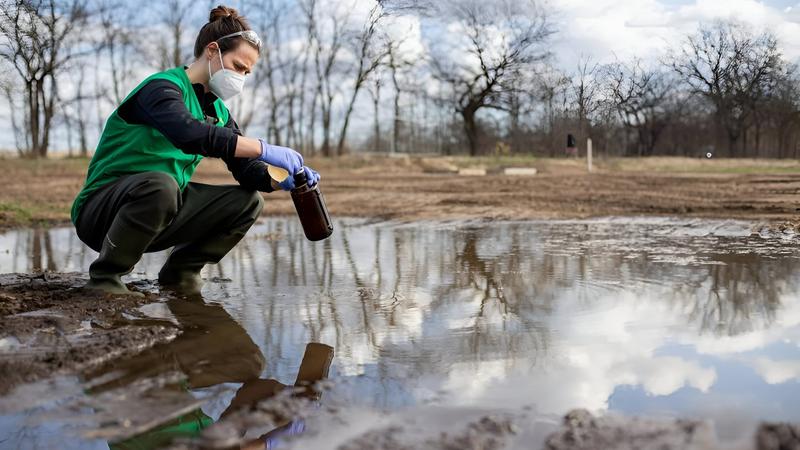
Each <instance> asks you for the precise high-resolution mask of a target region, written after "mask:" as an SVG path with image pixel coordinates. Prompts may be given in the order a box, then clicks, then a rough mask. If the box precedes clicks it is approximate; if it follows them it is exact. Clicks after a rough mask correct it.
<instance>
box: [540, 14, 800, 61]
mask: <svg viewBox="0 0 800 450" xmlns="http://www.w3.org/2000/svg"><path fill="white" fill-rule="evenodd" d="M551 6H552V7H553V9H554V11H555V15H554V19H555V20H556V22H557V25H558V31H559V33H558V36H557V37H556V39H555V42H554V43H555V46H554V48H553V51H554V53H556V55H557V58H558V61H559V64H560V65H561V66H562V67H563V68H565V69H567V70H573V69H574V68H575V65H576V64H577V63H576V60H577V58H578V57H580V56H581V55H587V56H592V57H593V59H594V60H595V61H598V62H601V63H604V62H609V61H613V60H614V59H615V58H620V59H629V58H631V57H634V56H636V57H640V58H643V59H645V60H647V59H654V58H657V57H658V56H660V55H661V54H663V52H664V51H665V50H666V49H667V48H668V47H669V46H671V45H674V44H675V43H676V42H680V40H681V39H683V38H684V36H686V35H687V34H689V33H692V32H694V31H695V30H696V29H697V27H698V25H699V24H701V23H705V22H711V21H714V20H734V21H738V22H741V23H742V24H745V25H748V26H750V27H752V29H753V30H754V31H761V30H769V31H772V32H773V33H775V35H776V36H777V37H778V39H779V41H780V46H781V49H782V51H783V52H784V54H785V55H786V57H787V58H789V59H790V60H796V59H798V58H800V42H798V40H797V39H796V36H797V35H798V33H800V10H794V9H792V8H786V9H781V8H780V7H779V6H771V5H770V4H769V3H765V2H761V1H756V0H695V1H694V2H693V3H689V4H684V5H670V4H669V3H668V2H666V1H664V0H620V1H613V0H599V1H592V0H553V1H552V2H551Z"/></svg>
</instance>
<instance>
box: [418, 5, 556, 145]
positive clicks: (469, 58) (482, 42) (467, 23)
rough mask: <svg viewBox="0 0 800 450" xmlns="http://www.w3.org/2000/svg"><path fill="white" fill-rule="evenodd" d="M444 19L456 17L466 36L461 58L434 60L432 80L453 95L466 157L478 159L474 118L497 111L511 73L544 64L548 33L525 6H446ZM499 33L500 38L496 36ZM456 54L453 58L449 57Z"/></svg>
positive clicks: (541, 18)
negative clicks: (484, 111) (480, 114)
mask: <svg viewBox="0 0 800 450" xmlns="http://www.w3.org/2000/svg"><path fill="white" fill-rule="evenodd" d="M442 8H444V9H446V16H447V18H448V19H449V18H451V17H453V18H455V19H456V20H458V21H459V22H460V24H461V25H462V26H463V28H464V34H465V36H466V37H467V40H468V43H467V50H466V55H464V54H461V53H460V52H448V53H447V54H438V55H433V56H432V58H431V67H432V68H433V73H434V76H435V77H436V78H437V79H439V80H440V81H441V82H443V83H445V84H447V85H448V86H449V88H450V90H451V91H452V92H451V93H452V95H453V99H454V100H453V101H454V104H455V111H456V112H457V113H458V114H459V115H460V116H461V119H462V120H463V125H464V131H465V134H466V137H467V142H468V144H469V152H470V155H477V154H478V152H479V149H478V131H479V130H478V124H477V121H476V115H477V113H478V111H480V110H481V109H483V108H498V107H500V102H499V96H498V94H499V92H500V91H501V90H502V87H503V81H504V80H505V79H506V77H507V76H509V75H510V74H511V73H513V72H514V71H515V70H523V69H522V67H525V66H528V65H530V64H532V63H534V62H537V61H540V60H542V59H544V58H545V57H546V55H547V52H546V51H545V49H543V48H541V44H542V43H544V42H545V41H546V39H547V38H548V37H549V36H550V35H551V34H552V33H553V30H552V28H551V26H550V23H549V22H548V20H547V16H546V14H545V13H544V11H543V10H542V9H541V8H540V7H539V5H538V4H537V3H536V2H535V1H533V0H531V1H528V2H512V1H511V0H502V1H498V2H491V3H487V2H479V1H477V0H464V1H456V0H453V1H449V2H446V3H445V4H444V5H443V6H442ZM498 34H499V36H498ZM454 53H455V54H454Z"/></svg>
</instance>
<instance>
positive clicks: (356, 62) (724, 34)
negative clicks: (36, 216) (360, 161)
mask: <svg viewBox="0 0 800 450" xmlns="http://www.w3.org/2000/svg"><path fill="white" fill-rule="evenodd" d="M198 3H199V2H193V1H190V0H166V1H165V0H158V1H156V0H142V1H139V2H129V1H122V0H25V1H23V0H0V68H1V69H2V70H0V89H1V90H2V95H3V96H4V99H5V101H6V102H7V103H8V104H9V106H10V108H9V112H8V114H7V115H5V116H3V119H2V120H3V121H4V122H5V127H4V128H5V129H8V130H13V133H14V139H15V143H16V147H17V150H18V152H19V154H20V155H23V156H32V157H44V156H46V155H47V152H48V149H50V148H51V147H53V141H54V136H58V140H59V145H60V147H63V148H70V149H74V150H75V152H76V153H80V154H84V155H85V154H88V153H89V152H91V151H92V149H93V146H94V144H95V142H96V140H97V138H98V136H99V133H100V131H101V130H102V126H103V124H104V122H105V119H106V117H107V115H108V114H109V113H110V112H111V111H112V110H113V108H115V107H116V106H117V105H118V104H119V103H120V102H121V101H122V99H123V98H124V97H125V95H126V94H127V93H128V91H129V90H130V89H131V88H133V87H134V86H135V85H136V84H137V83H138V82H139V81H140V80H141V79H143V78H144V77H145V76H147V75H148V74H149V73H152V72H154V71H157V70H162V69H166V68H170V67H175V66H180V65H184V64H189V63H190V62H191V61H192V60H193V59H194V58H193V56H192V51H191V50H192V46H193V43H194V38H195V36H196V33H197V31H198V30H199V29H200V27H201V26H202V25H203V23H205V20H206V19H207V16H208V11H209V9H210V8H211V7H213V6H214V5H215V4H216V3H217V2H209V3H205V4H200V5H198ZM230 3H231V4H230V5H229V6H233V7H237V8H239V10H240V12H241V13H243V14H244V15H245V16H247V17H248V19H249V20H250V23H251V24H252V25H253V28H254V29H255V30H256V31H258V32H259V33H260V34H261V35H262V36H263V37H264V42H265V48H264V51H262V56H261V58H260V59H259V62H258V66H257V67H256V70H254V72H253V74H252V75H251V76H250V77H249V80H248V82H247V84H246V92H245V93H244V94H243V95H242V96H240V98H238V99H237V100H235V101H234V102H232V104H231V105H230V107H231V109H232V111H233V113H234V117H235V118H236V120H237V122H238V124H239V125H240V127H241V128H243V129H244V130H245V132H246V133H247V134H250V135H254V136H260V137H265V138H267V139H269V140H271V141H272V142H274V143H276V144H280V145H288V146H291V147H294V148H297V149H298V150H301V151H303V152H304V153H306V154H316V153H319V154H322V155H326V156H336V155H340V154H344V153H346V152H349V151H373V152H409V153H411V152H419V153H422V152H424V153H441V154H458V153H469V154H472V155H481V154H493V153H520V154H525V153H530V154H536V155H543V156H557V155H562V154H564V147H565V144H566V136H567V134H568V133H571V134H573V135H575V136H576V137H577V138H578V142H579V143H580V146H581V147H582V146H583V143H584V142H585V139H586V138H589V137H591V138H592V140H593V142H594V148H595V150H596V151H598V152H599V153H602V154H607V155H629V156H648V155H688V156H700V155H705V154H706V153H709V152H710V153H713V154H714V155H717V156H730V157H777V158H796V157H798V156H799V155H798V139H799V138H800V133H799V131H800V127H799V126H798V125H800V104H799V103H798V97H799V96H798V94H799V93H800V76H798V70H797V67H795V65H793V64H791V63H789V62H788V61H787V60H786V59H785V58H784V57H783V56H782V55H781V53H780V50H779V45H778V42H777V39H776V38H775V36H774V35H773V34H772V33H771V32H770V31H769V30H753V29H750V28H747V27H744V26H742V25H739V24H736V23H732V22H716V23H709V24H702V25H700V26H699V28H698V29H697V30H696V32H694V33H693V34H691V35H688V36H685V38H684V39H683V40H682V41H680V42H676V43H675V44H674V45H673V48H671V49H669V50H668V51H666V52H665V53H664V54H663V55H657V57H653V55H648V57H647V59H646V60H644V59H638V58H637V59H633V60H629V61H618V62H615V63H612V64H602V65H601V64H597V63H595V62H593V60H592V59H591V58H588V57H583V58H580V60H579V61H576V63H575V64H574V66H573V67H572V69H571V70H561V69H559V68H557V67H556V64H555V57H556V56H557V55H553V54H551V53H550V52H549V51H548V49H549V47H550V43H551V40H552V36H553V34H554V33H555V32H556V31H559V30H556V29H555V24H554V22H553V21H552V20H551V17H552V13H553V11H550V10H548V9H547V8H546V7H544V6H543V5H542V4H540V3H538V2H537V1H536V0H522V1H514V0H497V1H491V2H486V1H477V0H442V1H437V2H423V1H415V0H405V1H403V0H383V1H372V0H325V1H321V0H247V1H244V0H241V1H236V2H230ZM420 24H422V26H421V25H420ZM421 28H424V32H423V31H421ZM562 65H563V61H562ZM353 130H357V133H354V131H353Z"/></svg>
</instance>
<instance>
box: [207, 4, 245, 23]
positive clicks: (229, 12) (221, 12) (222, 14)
mask: <svg viewBox="0 0 800 450" xmlns="http://www.w3.org/2000/svg"><path fill="white" fill-rule="evenodd" d="M226 17H233V18H234V19H238V18H239V12H238V11H236V10H235V9H233V8H229V7H227V6H224V5H219V6H217V7H216V8H214V9H212V10H211V13H210V14H209V15H208V21H209V22H215V21H217V20H220V19H224V18H226Z"/></svg>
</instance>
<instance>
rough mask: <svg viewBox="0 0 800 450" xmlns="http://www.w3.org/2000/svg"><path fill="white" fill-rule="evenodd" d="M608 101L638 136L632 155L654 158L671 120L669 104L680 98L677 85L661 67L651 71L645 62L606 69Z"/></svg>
mask: <svg viewBox="0 0 800 450" xmlns="http://www.w3.org/2000/svg"><path fill="white" fill-rule="evenodd" d="M604 73H605V75H606V78H607V83H608V85H607V88H608V99H609V101H610V103H611V106H612V108H613V109H614V111H615V112H616V113H617V115H618V116H619V118H620V120H621V121H622V123H623V124H624V125H625V127H627V128H629V129H631V130H633V131H634V132H635V133H636V137H637V139H636V147H635V151H634V152H632V154H635V155H638V156H649V155H652V154H653V150H654V149H655V146H656V143H657V142H658V138H659V137H660V135H661V133H662V132H663V131H664V129H665V128H666V126H667V124H668V123H669V120H670V117H669V116H670V112H671V110H670V108H669V105H668V103H669V100H670V98H672V97H674V96H675V95H676V93H675V91H674V90H675V81H674V80H673V79H672V78H671V77H670V76H669V74H668V73H665V72H664V71H663V70H661V69H660V68H659V67H656V68H647V67H645V66H644V64H643V63H642V61H641V60H638V59H634V60H633V61H632V62H630V63H627V64H626V63H616V64H612V65H610V66H608V67H607V68H605V70H604Z"/></svg>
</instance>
